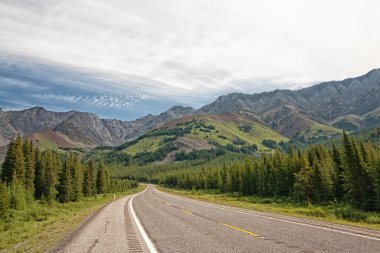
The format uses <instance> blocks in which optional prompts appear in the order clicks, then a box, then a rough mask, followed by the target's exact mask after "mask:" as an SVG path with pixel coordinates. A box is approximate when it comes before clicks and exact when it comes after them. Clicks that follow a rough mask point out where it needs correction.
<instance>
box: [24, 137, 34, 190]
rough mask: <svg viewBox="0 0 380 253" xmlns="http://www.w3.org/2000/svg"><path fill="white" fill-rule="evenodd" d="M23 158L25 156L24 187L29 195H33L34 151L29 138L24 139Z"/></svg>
mask: <svg viewBox="0 0 380 253" xmlns="http://www.w3.org/2000/svg"><path fill="white" fill-rule="evenodd" d="M23 150H24V158H25V180H24V185H25V189H26V191H27V192H28V194H30V195H31V196H34V191H35V188H34V180H35V153H34V147H33V143H32V141H31V140H25V142H24V146H23Z"/></svg>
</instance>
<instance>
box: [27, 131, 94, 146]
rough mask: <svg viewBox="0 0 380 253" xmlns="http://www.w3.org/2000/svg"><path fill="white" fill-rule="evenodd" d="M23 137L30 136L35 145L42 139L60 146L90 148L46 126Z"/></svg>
mask: <svg viewBox="0 0 380 253" xmlns="http://www.w3.org/2000/svg"><path fill="white" fill-rule="evenodd" d="M25 138H30V139H31V140H32V142H33V144H34V145H36V146H38V145H39V143H40V142H42V141H48V142H51V143H54V144H55V145H57V146H58V147H60V148H91V146H85V145H83V144H79V143H76V142H74V141H72V140H70V139H69V138H68V137H67V136H65V135H62V134H58V133H56V132H54V131H52V130H51V129H48V128H45V129H42V130H41V131H39V132H37V133H32V134H29V135H27V136H25Z"/></svg>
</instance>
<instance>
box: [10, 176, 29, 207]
mask: <svg viewBox="0 0 380 253" xmlns="http://www.w3.org/2000/svg"><path fill="white" fill-rule="evenodd" d="M10 204H11V208H13V209H16V210H24V209H25V207H26V198H25V188H24V185H23V183H22V182H21V181H19V180H18V179H17V177H16V176H15V175H14V176H13V179H12V184H11V199H10Z"/></svg>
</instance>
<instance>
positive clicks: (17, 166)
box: [0, 136, 137, 216]
mask: <svg viewBox="0 0 380 253" xmlns="http://www.w3.org/2000/svg"><path fill="white" fill-rule="evenodd" d="M136 186H137V183H135V182H130V181H128V182H122V181H120V180H118V179H110V175H109V171H108V169H107V168H106V166H105V164H104V163H103V162H102V161H100V162H99V163H98V164H97V166H95V164H94V163H93V162H92V160H90V161H89V162H87V163H86V164H84V163H82V162H81V160H80V158H79V156H78V155H77V154H76V153H74V152H70V153H65V154H59V153H58V152H57V151H55V150H51V149H45V150H43V151H42V150H40V149H39V148H38V147H34V145H33V144H32V141H31V140H28V139H26V140H24V141H23V140H22V138H21V137H20V136H19V137H17V138H16V139H15V140H12V141H11V142H10V143H9V147H8V150H7V154H6V157H5V160H4V163H3V165H2V170H1V175H0V216H1V215H4V214H6V213H7V211H8V210H9V209H16V210H22V209H24V208H25V207H26V206H27V205H28V204H31V203H32V202H33V201H34V200H43V201H45V202H48V203H50V202H52V201H59V202H61V203H67V202H71V201H79V200H80V199H82V198H83V197H90V196H95V195H96V194H103V193H107V192H116V191H124V190H126V189H128V188H131V187H136Z"/></svg>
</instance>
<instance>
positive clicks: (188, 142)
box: [175, 137, 214, 152]
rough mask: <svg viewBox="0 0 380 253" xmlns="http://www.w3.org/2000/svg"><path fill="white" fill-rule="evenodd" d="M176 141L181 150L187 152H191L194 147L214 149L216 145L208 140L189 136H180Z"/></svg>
mask: <svg viewBox="0 0 380 253" xmlns="http://www.w3.org/2000/svg"><path fill="white" fill-rule="evenodd" d="M175 143H176V144H177V145H178V148H179V150H184V151H186V152H191V151H192V150H193V149H197V150H200V149H212V148H213V147H214V146H212V145H211V144H209V143H208V142H207V141H204V140H200V139H194V138H188V137H179V138H178V139H177V140H176V141H175Z"/></svg>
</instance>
